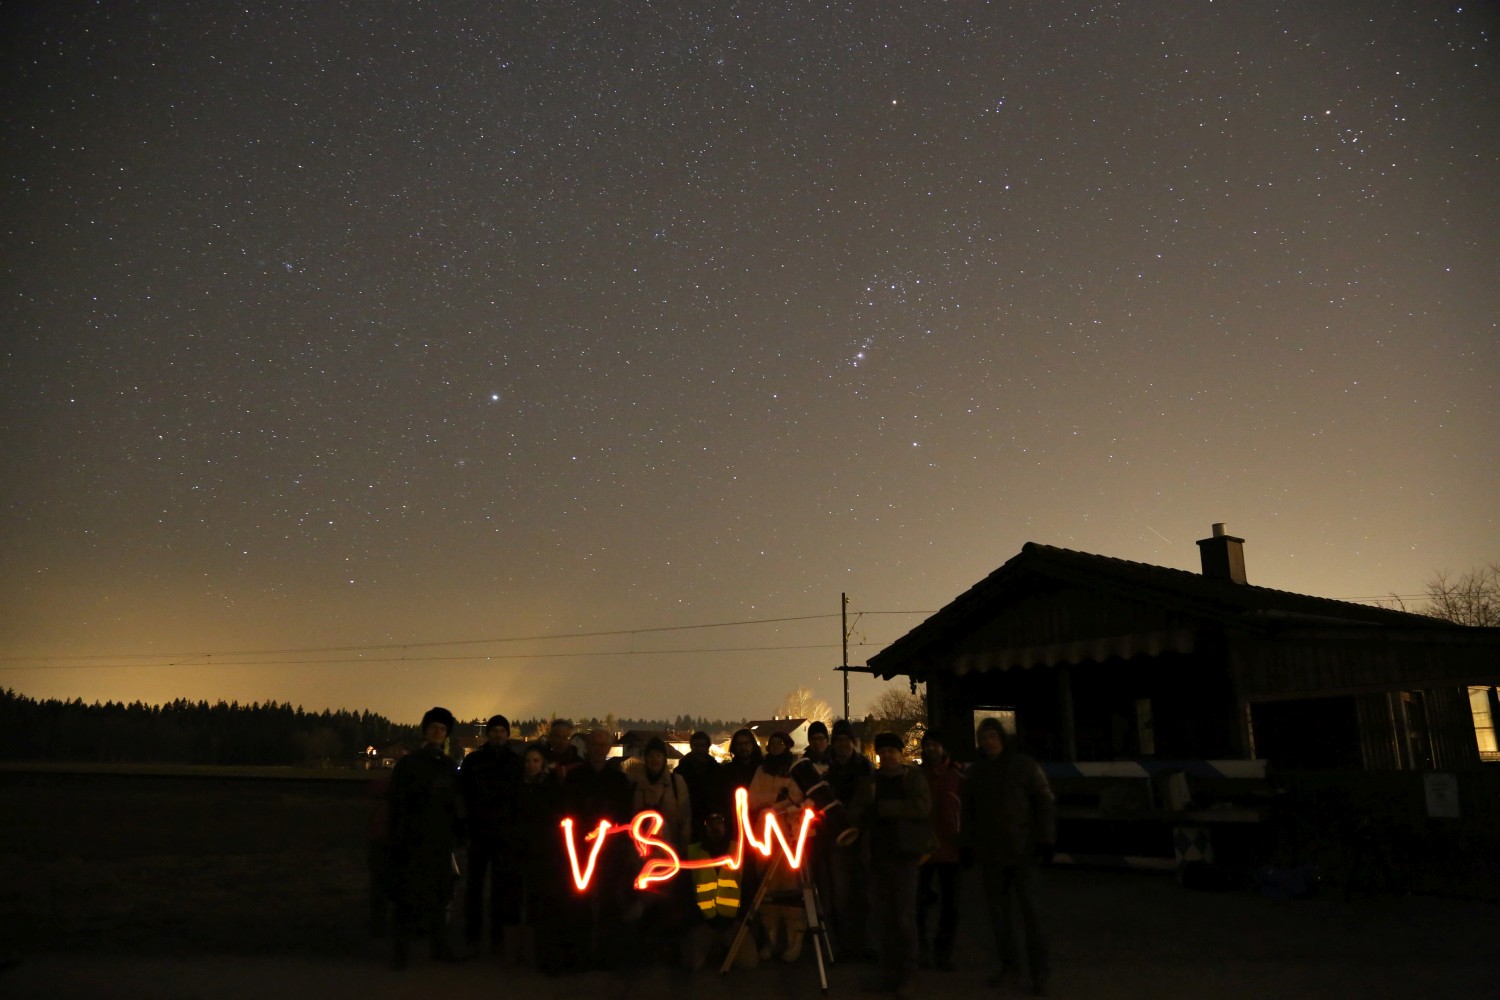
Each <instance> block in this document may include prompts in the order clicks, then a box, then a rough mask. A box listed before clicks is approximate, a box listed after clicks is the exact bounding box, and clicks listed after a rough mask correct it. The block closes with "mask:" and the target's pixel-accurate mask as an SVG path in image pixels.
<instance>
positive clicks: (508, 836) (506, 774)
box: [458, 715, 521, 955]
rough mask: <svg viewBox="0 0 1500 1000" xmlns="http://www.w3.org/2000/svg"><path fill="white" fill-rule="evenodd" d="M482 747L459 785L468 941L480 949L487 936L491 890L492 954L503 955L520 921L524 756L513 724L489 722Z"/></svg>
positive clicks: (465, 767)
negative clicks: (519, 810) (514, 743)
mask: <svg viewBox="0 0 1500 1000" xmlns="http://www.w3.org/2000/svg"><path fill="white" fill-rule="evenodd" d="M484 731H485V741H484V745H483V746H481V747H480V748H479V749H477V750H475V751H474V752H473V753H471V754H469V755H468V756H467V757H465V758H464V761H463V764H462V766H460V767H459V769H458V781H459V786H460V787H461V788H462V789H463V794H464V805H465V807H466V808H467V809H468V816H469V863H468V870H467V871H466V872H465V873H464V874H465V883H464V940H465V941H466V942H467V944H468V946H469V949H470V951H474V950H477V949H478V947H479V942H480V939H481V938H482V937H483V932H484V919H485V905H484V897H485V890H486V889H488V890H489V897H490V905H489V919H490V951H491V953H493V954H496V955H500V954H504V951H505V926H506V925H507V924H516V923H518V922H519V921H520V902H521V899H520V897H521V873H520V871H519V870H518V868H517V867H516V865H515V863H514V858H515V853H516V852H515V848H514V845H513V844H512V843H511V841H513V840H514V839H515V838H516V837H517V835H518V834H517V830H516V795H517V787H518V786H519V784H520V782H521V755H520V754H518V753H516V752H515V750H513V749H512V748H511V745H510V720H508V719H506V717H505V716H503V715H496V716H493V717H491V719H490V721H489V722H488V723H486V724H485V727H484Z"/></svg>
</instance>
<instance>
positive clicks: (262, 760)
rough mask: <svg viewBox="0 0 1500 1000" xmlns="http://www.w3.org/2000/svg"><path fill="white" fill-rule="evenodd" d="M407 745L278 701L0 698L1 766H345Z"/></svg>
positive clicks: (364, 715)
mask: <svg viewBox="0 0 1500 1000" xmlns="http://www.w3.org/2000/svg"><path fill="white" fill-rule="evenodd" d="M416 737H417V730H416V727H415V726H412V725H397V724H396V723H393V722H392V721H391V720H390V719H387V718H386V717H385V716H382V715H376V714H375V713H373V712H352V711H347V710H341V711H337V712H335V711H331V710H328V709H325V710H323V711H322V712H306V711H303V710H302V708H301V707H300V706H297V707H293V706H292V705H291V704H288V703H285V702H283V703H277V702H265V703H260V702H254V703H251V704H249V705H241V704H239V703H238V702H224V701H218V702H214V703H212V704H210V703H209V702H207V701H189V700H188V699H186V698H179V699H178V700H176V701H172V702H168V703H167V704H164V705H147V704H145V703H144V702H140V701H136V702H132V703H130V704H128V705H127V704H124V703H122V702H116V701H110V702H104V703H102V704H101V703H98V702H95V703H94V704H85V703H84V702H83V700H82V699H74V700H72V701H58V700H56V699H48V700H45V701H37V700H35V699H33V698H27V697H24V696H22V695H18V694H16V693H15V692H14V691H12V690H10V689H6V690H4V691H0V760H36V761H79V762H100V763H103V762H125V761H129V762H133V763H173V764H224V765H269V766H278V765H279V766H295V765H303V766H313V767H347V766H352V765H353V764H354V762H355V760H356V758H357V756H358V755H360V754H363V753H364V751H365V748H366V747H370V746H374V747H377V748H382V747H386V746H389V745H390V744H392V743H395V742H398V741H401V740H415V739H416Z"/></svg>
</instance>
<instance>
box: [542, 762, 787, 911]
mask: <svg viewBox="0 0 1500 1000" xmlns="http://www.w3.org/2000/svg"><path fill="white" fill-rule="evenodd" d="M734 813H735V817H736V819H737V820H738V822H739V836H738V837H737V838H736V839H735V842H734V849H733V850H732V851H730V852H729V853H728V854H725V855H722V856H720V857H717V858H700V859H698V860H688V861H684V860H683V859H682V857H681V856H680V855H679V854H678V853H677V851H676V850H675V849H673V847H672V845H671V844H669V843H667V842H666V841H665V840H662V839H660V838H659V837H658V834H660V833H661V828H662V826H663V825H664V824H665V822H666V820H665V819H664V818H663V817H662V814H661V813H659V812H657V811H656V810H654V809H647V810H645V811H643V812H639V813H636V814H635V818H634V819H632V820H631V821H630V823H629V824H620V825H616V824H613V823H611V822H609V820H600V821H599V825H598V826H597V827H595V828H594V829H592V830H590V831H589V833H588V835H587V836H585V837H584V838H583V839H584V842H585V843H592V844H593V846H592V847H590V848H589V853H588V860H587V862H584V863H580V862H579V860H578V843H577V838H576V837H575V836H574V834H573V828H574V825H575V824H574V822H573V820H572V818H568V819H564V820H563V821H562V822H561V824H560V825H561V827H562V831H563V843H564V844H566V845H567V848H568V863H569V865H570V867H571V868H572V872H573V885H574V886H575V887H576V888H577V889H578V891H579V892H586V891H587V890H588V887H589V884H590V883H591V882H592V881H593V879H594V871H595V869H596V867H597V865H598V861H599V850H600V848H602V847H603V846H604V841H605V839H606V838H608V837H609V836H610V835H611V834H614V833H621V832H624V831H629V833H630V839H631V840H632V841H633V842H634V843H635V849H636V851H637V853H639V854H640V856H641V857H642V858H644V859H646V862H645V864H643V865H642V866H641V870H640V872H639V873H638V874H637V875H636V877H635V887H636V888H637V889H645V888H646V887H647V886H649V885H651V883H653V882H662V881H665V880H667V879H669V878H671V877H672V876H674V875H676V874H677V873H678V872H679V871H682V870H683V869H684V868H688V869H692V868H717V867H719V866H720V865H728V866H729V867H731V868H734V869H739V868H740V867H741V866H742V865H743V864H744V860H745V844H746V843H747V842H748V843H749V845H750V847H751V848H752V849H753V850H755V851H756V852H757V853H759V854H760V855H761V856H762V857H765V858H769V857H771V856H772V855H774V854H775V853H776V850H777V848H778V847H779V848H780V851H781V856H782V857H783V858H784V859H785V860H786V863H787V865H788V866H789V867H791V868H793V869H797V868H801V867H802V859H803V856H804V854H805V849H806V847H807V832H808V830H810V829H811V828H812V823H813V816H814V813H815V811H814V810H813V809H812V808H811V807H810V806H804V807H803V809H802V820H801V822H800V824H799V825H798V828H797V838H796V843H795V845H794V844H792V843H791V842H790V841H788V840H787V835H786V831H785V830H783V829H782V827H781V821H780V820H779V819H778V818H777V816H776V813H775V811H774V810H771V809H767V810H766V811H765V814H764V816H763V817H762V821H761V834H760V836H759V837H757V836H756V835H755V824H754V822H753V821H752V820H751V818H750V803H749V795H748V794H747V793H746V791H745V789H743V788H739V789H736V790H735V793H734ZM653 852H659V853H658V854H657V856H656V857H653V856H652V854H653Z"/></svg>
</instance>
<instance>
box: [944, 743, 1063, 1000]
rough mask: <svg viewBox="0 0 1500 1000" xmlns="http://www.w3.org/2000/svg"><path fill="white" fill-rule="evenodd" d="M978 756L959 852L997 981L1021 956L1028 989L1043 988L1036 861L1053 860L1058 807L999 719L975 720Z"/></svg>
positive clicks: (1046, 967)
mask: <svg viewBox="0 0 1500 1000" xmlns="http://www.w3.org/2000/svg"><path fill="white" fill-rule="evenodd" d="M977 742H978V743H979V756H978V758H977V759H976V760H975V761H974V763H973V764H971V765H970V766H969V773H968V778H967V781H966V783H965V788H964V791H965V794H964V813H963V829H962V832H961V836H962V841H963V845H964V852H965V854H967V855H971V856H972V857H973V858H974V860H976V861H977V862H978V863H979V869H980V873H981V875H982V877H983V881H984V897H985V905H986V907H987V908H988V910H989V913H990V924H991V926H992V928H993V929H994V934H995V955H996V958H997V959H998V960H999V962H1000V968H999V970H998V971H997V972H996V973H995V975H994V976H992V977H991V979H992V982H993V984H994V985H997V986H998V985H1001V984H1002V983H1003V982H1004V981H1005V980H1006V979H1007V978H1008V977H1009V976H1010V975H1011V974H1013V973H1019V972H1020V969H1021V964H1022V962H1023V961H1024V962H1025V964H1026V966H1027V974H1028V975H1029V978H1030V980H1031V992H1032V994H1033V995H1034V996H1046V995H1047V977H1048V976H1049V975H1050V973H1051V971H1052V968H1051V964H1050V955H1049V953H1048V948H1047V937H1046V932H1045V930H1044V929H1043V927H1042V917H1041V900H1040V895H1041V870H1040V865H1042V864H1047V863H1050V862H1051V860H1052V853H1053V845H1054V844H1055V843H1056V840H1057V836H1056V831H1057V810H1056V807H1055V804H1054V799H1053V796H1052V787H1051V786H1050V785H1049V784H1048V783H1047V775H1046V774H1045V773H1044V772H1043V771H1042V766H1041V765H1040V764H1038V763H1037V762H1036V761H1035V760H1034V759H1032V758H1031V757H1028V756H1027V755H1026V754H1023V753H1021V752H1020V751H1019V750H1017V749H1015V748H1014V746H1013V745H1012V739H1011V737H1010V734H1008V733H1006V732H1005V730H1004V729H1003V728H1001V725H1000V721H999V720H998V719H992V718H991V719H985V720H984V721H982V722H980V723H979V730H978V733H977Z"/></svg>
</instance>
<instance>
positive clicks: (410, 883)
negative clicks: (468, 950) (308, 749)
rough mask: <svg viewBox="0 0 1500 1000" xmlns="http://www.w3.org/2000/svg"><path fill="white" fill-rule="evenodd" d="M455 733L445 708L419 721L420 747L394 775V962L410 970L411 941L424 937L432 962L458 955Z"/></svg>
mask: <svg viewBox="0 0 1500 1000" xmlns="http://www.w3.org/2000/svg"><path fill="white" fill-rule="evenodd" d="M456 727H457V720H455V719H454V718H453V713H452V712H450V711H448V710H447V709H446V708H433V709H429V710H428V711H427V713H426V714H424V715H423V716H422V746H421V747H420V748H418V749H417V750H415V751H413V752H412V753H409V754H407V755H406V756H405V757H402V758H401V759H400V760H399V761H397V762H396V766H395V768H394V769H393V770H392V771H391V788H390V793H389V796H390V797H389V811H390V836H389V838H388V841H389V844H390V873H391V887H390V891H391V898H392V900H393V901H394V902H395V904H396V921H395V928H394V934H393V935H392V949H393V950H392V954H391V961H392V964H393V965H394V966H395V967H396V968H398V969H400V968H405V967H406V962H407V957H408V951H409V948H410V943H411V939H412V938H414V937H417V936H422V935H425V936H426V937H427V940H428V944H429V945H430V947H431V950H432V957H433V958H435V959H439V960H445V961H452V960H455V959H456V958H457V957H458V956H457V954H456V953H455V952H454V950H453V947H452V944H451V943H450V942H449V940H448V902H449V900H451V899H452V898H453V882H454V878H455V869H456V867H457V865H456V864H455V862H454V860H453V852H454V851H455V850H457V848H458V843H459V840H460V838H461V836H462V833H463V804H462V800H461V797H460V793H459V788H458V768H457V766H456V765H455V764H454V762H453V761H452V760H451V759H449V757H448V756H447V755H446V754H445V753H443V745H444V744H445V743H446V742H447V741H448V737H449V736H450V735H451V734H452V733H453V730H454V729H455V728H456Z"/></svg>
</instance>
